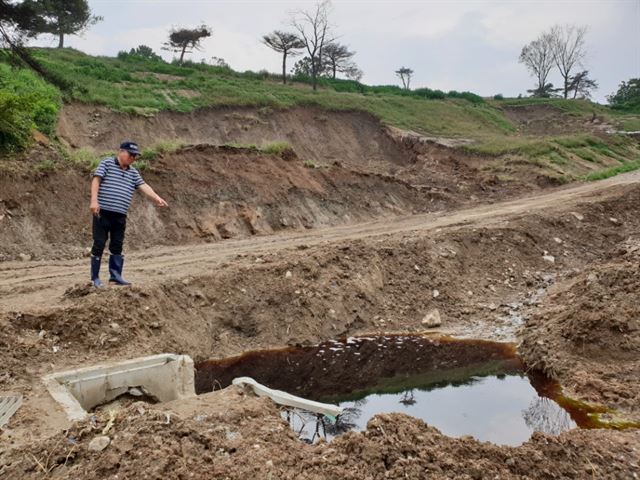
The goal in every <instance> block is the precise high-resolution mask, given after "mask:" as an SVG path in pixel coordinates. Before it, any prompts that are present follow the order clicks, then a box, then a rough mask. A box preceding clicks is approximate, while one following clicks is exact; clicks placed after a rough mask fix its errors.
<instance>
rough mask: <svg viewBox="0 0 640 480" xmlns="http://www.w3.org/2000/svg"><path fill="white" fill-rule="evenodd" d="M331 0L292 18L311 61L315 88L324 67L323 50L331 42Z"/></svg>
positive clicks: (312, 81) (312, 80) (324, 1)
mask: <svg viewBox="0 0 640 480" xmlns="http://www.w3.org/2000/svg"><path fill="white" fill-rule="evenodd" d="M330 7H331V2H330V0H323V1H321V2H318V3H317V4H316V7H315V10H313V11H311V12H308V11H301V12H298V13H297V14H296V15H295V16H294V17H293V19H292V21H291V23H292V26H293V28H295V29H296V30H297V32H298V33H299V34H300V38H301V39H302V41H303V42H304V47H305V49H306V50H307V54H308V55H309V59H310V61H311V83H312V85H313V89H314V90H317V88H318V76H319V75H320V74H321V73H322V69H323V60H322V55H323V50H324V47H325V45H327V44H328V43H331V42H332V41H333V40H335V39H334V38H332V37H331V28H330V25H329V9H330Z"/></svg>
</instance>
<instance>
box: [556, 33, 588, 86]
mask: <svg viewBox="0 0 640 480" xmlns="http://www.w3.org/2000/svg"><path fill="white" fill-rule="evenodd" d="M549 34H550V35H551V42H552V43H551V44H552V52H553V61H554V63H555V64H556V67H558V71H559V72H560V75H561V76H562V79H563V82H564V83H563V95H564V98H567V96H568V95H569V85H570V84H571V73H572V72H573V70H574V68H576V67H578V66H581V65H582V62H583V60H584V59H585V57H586V54H587V51H586V46H585V37H586V35H587V27H584V26H582V27H579V26H576V25H556V26H554V27H552V28H551V31H550V32H549Z"/></svg>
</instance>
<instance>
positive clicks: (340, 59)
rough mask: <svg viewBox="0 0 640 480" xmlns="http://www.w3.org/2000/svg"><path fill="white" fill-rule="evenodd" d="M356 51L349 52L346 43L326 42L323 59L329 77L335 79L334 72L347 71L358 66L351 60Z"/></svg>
mask: <svg viewBox="0 0 640 480" xmlns="http://www.w3.org/2000/svg"><path fill="white" fill-rule="evenodd" d="M355 54H356V52H350V51H349V48H348V47H347V46H346V45H341V44H340V43H337V42H331V43H328V44H327V45H326V46H325V47H324V50H323V60H324V63H325V69H326V70H328V72H329V74H330V76H331V78H333V79H334V80H335V79H336V74H337V73H338V72H340V73H347V72H349V71H353V68H354V67H355V68H356V69H357V68H358V67H356V66H355V64H354V63H353V62H352V61H351V59H352V58H353V56H354V55H355Z"/></svg>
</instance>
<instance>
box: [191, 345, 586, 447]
mask: <svg viewBox="0 0 640 480" xmlns="http://www.w3.org/2000/svg"><path fill="white" fill-rule="evenodd" d="M241 376H248V377H252V378H254V379H255V380H256V381H258V382H260V383H262V384H264V385H266V386H268V387H270V388H274V389H278V390H283V391H286V392H289V393H291V394H294V395H297V396H300V397H304V398H308V399H311V400H316V401H320V402H326V403H333V404H337V405H340V406H341V407H343V408H344V409H345V410H344V413H343V414H342V415H340V416H339V417H338V419H337V421H333V419H331V420H328V419H322V418H319V417H316V416H314V415H312V414H311V413H308V412H300V411H295V412H294V411H285V412H283V417H284V418H287V419H288V420H289V423H290V425H291V427H292V428H293V429H294V430H295V431H296V433H298V434H299V436H300V437H301V438H302V439H306V440H307V441H314V440H315V439H317V438H319V437H323V438H326V439H327V440H331V439H332V438H333V437H335V436H336V435H339V434H340V433H343V432H345V431H347V430H350V429H355V430H363V429H365V428H366V425H367V422H368V421H369V419H370V418H371V417H373V416H374V415H376V414H379V413H392V412H397V413H404V414H407V415H411V416H413V417H416V418H420V419H422V420H424V421H425V422H426V423H428V424H429V425H432V426H434V427H436V428H438V429H439V430H440V431H441V432H442V433H444V434H446V435H450V436H455V437H460V436H464V435H471V436H473V437H475V438H477V439H478V440H482V441H491V442H494V443H497V444H503V445H519V444H521V443H523V442H525V441H527V440H528V439H529V437H530V436H531V434H532V433H533V432H534V431H541V432H545V433H550V434H558V433H561V432H563V431H565V430H568V429H571V428H575V427H576V426H581V427H588V426H590V417H589V414H588V412H585V411H582V410H581V409H580V408H578V407H576V406H575V405H567V404H566V402H563V401H562V398H561V397H560V396H559V391H560V389H559V386H558V385H557V384H555V383H554V382H552V381H550V380H549V379H547V378H545V377H544V376H542V375H541V374H539V373H532V372H525V370H524V366H523V364H522V362H521V361H520V359H519V358H518V356H517V355H516V353H515V346H514V345H513V344H505V343H496V342H488V341H476V340H458V339H453V338H448V337H425V336H418V335H394V336H389V335H387V336H376V337H350V338H346V339H342V340H337V341H329V342H325V343H322V344H320V345H316V346H308V347H296V348H286V349H279V350H264V351H254V352H249V353H246V354H244V355H240V356H237V357H231V358H226V359H223V360H211V361H207V362H203V363H200V364H199V365H197V366H196V391H197V393H205V392H210V391H212V390H218V389H221V388H225V387H227V386H229V385H230V384H231V382H232V380H233V379H234V378H236V377H241ZM556 400H558V401H559V402H560V403H562V404H564V407H565V408H563V407H562V406H560V404H559V403H558V402H557V401H556Z"/></svg>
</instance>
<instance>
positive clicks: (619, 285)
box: [521, 248, 640, 419]
mask: <svg viewBox="0 0 640 480" xmlns="http://www.w3.org/2000/svg"><path fill="white" fill-rule="evenodd" d="M622 251H623V252H627V249H625V248H623V250H622ZM635 251H637V248H636V250H635ZM627 254H628V253H627ZM639 265H640V264H639V263H638V261H637V259H636V260H635V261H622V262H620V261H617V262H614V263H606V264H601V265H596V266H593V267H592V268H590V269H588V270H587V271H585V272H584V273H581V274H580V275H577V276H576V277H575V278H573V279H571V280H569V281H568V282H566V283H565V284H562V285H559V286H558V287H556V289H555V292H554V293H553V294H552V295H550V296H549V298H547V299H546V300H545V302H544V306H543V309H542V310H541V312H540V313H538V314H537V315H535V316H534V317H532V318H531V319H530V321H529V322H528V324H527V327H526V329H525V331H524V337H523V342H522V346H521V352H522V354H523V355H524V358H525V360H527V361H528V362H529V363H530V364H531V365H532V366H536V367H542V368H544V370H545V371H546V372H547V373H548V374H550V375H553V376H554V377H556V378H557V379H559V380H560V381H561V382H562V383H563V384H564V385H565V386H566V387H567V388H568V389H569V391H571V392H575V393H576V395H577V396H579V397H580V398H583V399H585V400H588V401H594V402H598V403H603V404H605V405H608V406H610V407H616V408H622V409H623V410H624V411H626V412H628V413H630V414H631V416H633V417H634V418H636V419H638V418H640V315H639V312H638V305H640V278H638V266H639Z"/></svg>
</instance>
